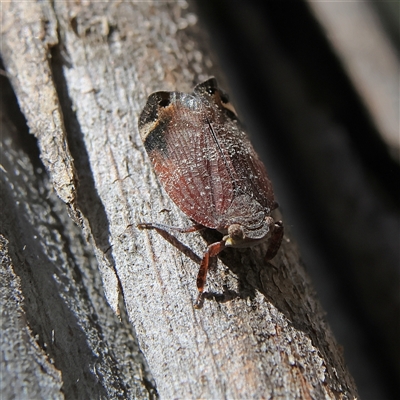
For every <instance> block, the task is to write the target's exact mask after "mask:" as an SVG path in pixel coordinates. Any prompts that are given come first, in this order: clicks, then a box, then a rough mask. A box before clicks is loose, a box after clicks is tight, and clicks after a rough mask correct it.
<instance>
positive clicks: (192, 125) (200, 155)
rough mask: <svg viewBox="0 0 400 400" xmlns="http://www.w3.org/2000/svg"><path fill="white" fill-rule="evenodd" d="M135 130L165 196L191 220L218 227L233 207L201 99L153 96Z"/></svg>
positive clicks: (228, 182) (181, 95)
mask: <svg viewBox="0 0 400 400" xmlns="http://www.w3.org/2000/svg"><path fill="white" fill-rule="evenodd" d="M139 130H140V133H141V136H142V140H143V142H144V145H145V148H146V150H147V152H148V154H149V157H150V159H151V161H152V163H153V166H154V169H155V171H156V173H157V175H158V178H159V180H160V182H161V183H162V185H163V186H164V188H165V190H166V192H167V193H168V195H169V196H170V197H171V198H172V200H173V201H174V202H175V203H176V204H177V205H178V207H179V208H180V209H181V210H182V211H183V212H184V213H185V214H186V215H188V216H189V217H190V218H192V219H193V220H194V221H196V222H197V223H200V224H202V225H204V226H207V227H209V228H214V229H215V228H217V227H218V225H219V219H220V218H219V217H220V215H221V214H223V213H224V210H226V209H227V208H228V207H229V205H230V204H231V201H232V196H233V186H232V182H231V178H230V176H229V174H228V171H227V169H226V165H225V163H224V159H223V158H221V156H220V150H219V149H218V148H217V146H216V143H215V141H214V139H213V137H212V135H211V134H210V132H209V125H208V124H207V121H206V119H205V111H204V106H203V103H202V101H201V99H200V98H199V97H198V96H194V95H189V94H185V93H180V92H171V93H168V92H157V93H153V94H152V95H150V97H149V99H148V101H147V104H146V107H145V108H144V110H143V112H142V115H141V116H140V120H139Z"/></svg>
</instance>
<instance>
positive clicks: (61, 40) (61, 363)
mask: <svg viewBox="0 0 400 400" xmlns="http://www.w3.org/2000/svg"><path fill="white" fill-rule="evenodd" d="M2 19H3V27H2V29H3V32H2V33H3V48H2V58H3V62H4V64H5V69H6V71H7V74H8V76H9V78H10V80H11V82H12V85H13V89H14V91H15V93H16V96H17V99H18V103H19V106H20V108H21V111H22V113H23V114H24V116H25V118H26V120H27V124H28V126H29V130H30V132H31V133H33V134H34V135H35V136H36V138H37V140H38V145H39V149H40V156H41V159H42V161H43V164H44V166H45V168H46V170H47V172H48V174H49V177H50V181H51V184H52V185H53V187H54V189H55V192H56V194H57V195H58V196H59V198H61V200H63V201H64V203H65V204H66V205H67V209H68V210H70V215H71V216H72V219H74V220H75V222H77V223H78V224H79V225H80V227H81V228H82V232H83V234H81V232H80V230H79V228H78V227H76V226H74V225H73V223H72V220H71V219H69V218H68V217H67V215H66V213H65V212H64V210H63V205H62V203H61V202H60V201H59V200H58V199H57V198H56V197H55V195H54V194H53V193H51V190H50V184H49V182H48V179H47V175H46V174H45V173H44V172H43V171H41V170H38V168H37V165H36V166H35V165H32V163H31V159H30V158H29V157H28V156H27V154H26V153H25V152H24V150H23V147H22V146H21V144H20V143H19V142H18V141H17V138H18V137H22V138H26V136H24V135H26V132H21V131H20V129H19V128H18V127H17V128H16V127H14V126H13V125H12V121H13V119H12V118H13V116H12V114H11V113H9V112H8V109H7V104H3V107H4V108H3V113H2V125H3V135H2V136H3V137H2V139H3V149H2V152H3V153H2V162H1V164H2V166H3V171H2V179H3V182H2V185H3V188H2V191H1V201H2V204H1V205H0V206H1V213H2V216H1V218H2V232H1V233H2V235H3V236H2V241H1V246H2V248H1V254H2V276H1V279H2V280H3V281H4V282H5V283H6V284H5V285H4V286H3V289H2V293H1V294H2V298H1V301H2V307H3V315H6V316H7V318H3V320H2V324H3V329H2V330H3V332H4V336H3V340H2V341H3V343H4V344H2V346H3V348H4V349H5V350H3V352H2V354H3V358H2V369H3V379H2V385H3V388H2V390H4V392H3V393H5V394H6V397H7V398H32V397H43V398H61V397H63V396H65V397H66V398H116V397H122V398H147V397H152V396H156V395H157V394H159V395H160V396H161V398H165V399H170V398H208V399H220V398H221V399H222V398H299V399H300V398H302V399H304V398H345V399H350V398H354V397H356V396H357V394H356V389H355V386H354V383H353V380H352V378H351V377H350V376H349V374H348V372H347V370H346V367H345V363H344V360H343V357H342V354H341V350H340V348H339V347H338V346H337V344H336V343H335V340H334V338H333V336H332V334H331V332H330V329H329V327H328V326H327V324H326V322H325V318H324V312H323V310H322V309H321V307H320V306H319V304H318V301H317V300H316V297H315V294H314V292H313V289H312V287H311V284H310V282H309V280H308V278H307V276H306V274H305V272H304V268H303V266H302V265H301V262H300V260H299V254H298V251H297V249H296V246H295V245H294V243H293V242H291V241H290V238H289V236H288V235H286V236H285V239H284V243H283V245H282V248H281V250H280V252H279V254H278V256H277V257H276V258H275V259H274V260H273V263H272V264H273V265H271V264H267V263H265V262H264V261H263V254H264V253H265V248H262V247H257V248H254V249H251V250H232V251H229V250H227V251H226V252H225V253H224V254H222V255H221V257H220V258H219V260H218V264H217V265H216V267H215V268H214V270H213V271H211V273H210V275H209V279H208V284H207V289H208V291H209V292H210V293H215V294H216V295H215V298H211V299H210V301H206V302H205V304H204V308H203V309H202V310H200V311H197V310H194V308H193V302H194V300H195V298H196V295H197V293H196V288H195V278H196V274H197V269H198V265H197V264H196V263H195V262H193V261H192V260H191V259H190V258H188V257H186V256H185V255H184V254H182V253H180V252H179V251H178V250H176V249H175V248H174V247H173V246H171V244H169V243H167V242H166V241H165V240H164V239H163V238H161V237H160V236H159V235H157V234H156V233H154V232H146V231H139V230H138V229H137V228H136V224H137V223H138V222H139V221H157V222H163V223H167V224H171V225H177V226H185V225H187V224H188V221H187V218H186V217H185V216H184V215H183V214H182V213H181V212H180V211H179V210H178V209H177V207H176V206H175V205H174V204H173V203H172V202H171V201H170V199H169V198H168V197H167V196H166V194H165V192H164V191H163V189H162V188H161V187H160V185H159V183H158V181H157V180H156V178H155V176H154V174H153V172H152V168H151V165H150V162H149V160H148V158H147V156H146V154H145V151H144V148H143V146H142V143H141V141H140V138H139V134H138V130H137V120H138V115H139V112H140V110H141V108H142V107H143V105H144V104H145V101H146V98H147V96H148V94H149V93H151V92H152V91H155V90H160V89H166V90H181V91H190V90H191V89H192V87H193V84H194V83H197V82H199V81H201V80H203V79H204V78H206V77H208V76H210V75H217V76H218V75H219V73H218V70H217V69H215V68H214V67H213V66H212V61H211V59H209V57H208V55H207V54H208V52H207V51H205V50H206V49H205V44H204V43H206V39H205V37H204V34H203V32H202V31H201V30H200V28H199V27H198V24H197V17H196V15H195V14H194V13H193V12H192V11H191V10H190V8H189V9H188V8H187V4H186V3H184V2H179V3H170V4H167V3H159V2H156V3H149V2H145V3H120V2H115V3H109V4H108V3H107V4H106V3H96V2H94V3H81V4H78V3H67V2H54V3H50V2H46V1H43V2H40V3H39V2H38V3H29V4H28V3H20V2H17V1H16V2H12V3H7V4H6V5H4V6H3V10H2ZM3 103H4V101H3ZM18 117H19V116H18V115H17V116H16V117H15V116H14V118H18ZM19 118H20V117H19ZM18 132H19V133H18ZM66 138H67V139H66ZM23 140H25V139H23ZM31 158H32V157H31ZM165 209H168V210H169V212H161V211H162V210H165ZM83 237H85V238H87V239H88V240H89V241H90V246H87V245H86V244H85V243H84V241H83V240H82V238H83ZM177 237H178V239H179V240H181V241H182V242H184V243H185V244H186V245H187V246H188V247H189V248H190V249H191V250H192V251H193V252H194V253H195V254H197V255H201V254H202V253H203V251H204V250H205V247H206V243H205V241H204V239H203V238H202V237H201V236H200V235H198V234H190V235H178V236H177ZM205 239H206V240H208V239H209V237H208V236H207V235H205ZM94 255H95V256H96V259H97V264H98V265H99V269H100V271H101V274H102V275H101V277H102V282H103V285H101V283H100V280H99V278H98V275H97V274H96V269H95V264H96V262H95V260H94ZM192 258H195V257H192ZM103 288H104V291H105V294H106V297H107V299H108V302H109V304H110V305H111V307H112V309H113V310H114V311H115V312H117V313H121V318H122V321H121V322H119V321H118V319H117V318H116V316H115V315H113V314H112V312H111V309H108V308H107V306H106V305H105V302H104V299H103V298H102V291H103ZM222 293H225V294H226V296H225V300H226V301H218V300H222V299H224V298H223V296H219V294H222ZM120 294H122V297H123V301H124V305H123V307H122V309H121V308H120V307H119V306H118V299H119V297H120ZM125 308H126V310H127V315H128V318H129V321H130V323H131V324H132V326H133V328H134V330H135V332H136V334H137V338H138V341H139V344H140V349H141V351H142V352H143V355H144V357H145V360H146V362H147V363H148V367H149V369H150V371H151V374H152V376H153V377H154V381H155V384H154V383H152V377H151V375H150V373H149V372H148V370H147V369H146V366H145V361H144V359H143V358H142V357H141V354H140V353H139V352H138V350H137V347H136V342H135V340H134V335H133V330H132V328H131V325H130V324H129V323H128V322H127V321H126V320H125V319H124V312H123V310H124V309H125ZM14 332H15V333H14ZM16 346H18V347H16ZM16 348H17V350H15V349H16ZM7 349H10V350H7ZM11 349H13V350H12V351H16V352H17V354H18V356H17V357H16V358H15V360H14V362H12V360H11V359H12V357H11V356H10V355H9V353H8V352H7V351H9V352H11ZM30 360H35V361H36V363H35V364H34V363H32V362H31V361H30ZM21 374H23V375H24V376H25V377H26V379H24V380H22V381H21V384H20V385H18V386H17V385H12V384H11V383H12V382H14V378H15V376H16V375H18V376H21ZM154 385H156V388H157V389H156V390H157V392H156V391H155V389H154ZM33 394H37V395H36V396H34V395H33Z"/></svg>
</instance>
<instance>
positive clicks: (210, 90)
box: [207, 87, 216, 94]
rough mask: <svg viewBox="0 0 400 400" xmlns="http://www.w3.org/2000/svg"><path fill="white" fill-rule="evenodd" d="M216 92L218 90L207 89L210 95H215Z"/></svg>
mask: <svg viewBox="0 0 400 400" xmlns="http://www.w3.org/2000/svg"><path fill="white" fill-rule="evenodd" d="M215 91H216V89H215V88H213V87H210V88H208V89H207V93H208V94H214V93H215Z"/></svg>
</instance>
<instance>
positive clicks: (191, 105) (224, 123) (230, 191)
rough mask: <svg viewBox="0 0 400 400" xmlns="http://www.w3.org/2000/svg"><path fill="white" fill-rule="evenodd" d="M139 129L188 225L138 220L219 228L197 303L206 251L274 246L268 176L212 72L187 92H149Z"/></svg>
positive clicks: (277, 230)
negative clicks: (263, 243)
mask: <svg viewBox="0 0 400 400" xmlns="http://www.w3.org/2000/svg"><path fill="white" fill-rule="evenodd" d="M139 132H140V135H141V138H142V140H143V144H144V147H145V149H146V151H147V153H148V155H149V158H150V160H151V162H152V163H153V167H154V170H155V172H156V174H157V176H158V179H159V180H160V182H161V184H162V185H163V186H164V188H165V190H166V192H167V193H168V195H169V196H170V197H171V199H172V200H173V201H174V202H175V204H176V205H177V206H178V207H179V208H180V209H181V210H182V211H183V212H184V213H185V214H186V215H187V216H188V217H189V218H190V219H191V220H192V221H193V222H194V224H193V225H192V226H190V227H188V228H178V227H170V226H167V225H162V224H157V223H140V224H138V227H139V228H140V229H156V230H158V231H160V230H168V229H172V230H177V231H179V232H194V231H197V230H200V229H204V228H211V229H216V230H218V231H219V232H221V233H222V234H223V235H224V236H223V238H222V240H221V241H217V242H215V243H212V244H211V245H209V246H208V249H207V251H206V252H205V253H204V256H203V259H202V261H201V264H200V269H199V272H198V275H197V289H198V291H199V295H198V298H197V301H196V303H195V307H196V308H200V307H201V304H202V297H203V292H204V286H205V283H206V277H207V270H208V267H209V263H210V257H215V256H216V255H217V254H218V253H220V252H221V251H222V250H223V249H224V248H225V247H249V246H253V245H256V244H259V243H260V242H263V241H266V240H269V246H268V250H267V254H266V259H267V260H270V259H272V258H273V257H274V256H275V255H276V253H277V252H278V250H279V247H280V245H281V242H282V238H283V224H282V222H281V221H277V222H276V221H274V219H273V218H272V217H271V211H272V210H274V209H275V208H277V207H278V204H277V203H276V202H275V198H274V192H273V190H272V185H271V182H270V180H269V178H268V176H267V172H266V169H265V167H264V164H263V163H262V162H261V160H260V159H259V157H258V155H257V153H256V152H255V150H254V148H253V146H252V145H251V143H250V141H249V139H248V138H247V135H246V133H245V132H244V131H243V129H242V127H241V125H240V122H239V120H238V117H237V115H236V112H235V110H234V108H233V106H232V105H231V104H230V103H229V99H228V96H227V94H226V93H225V92H224V91H223V90H221V89H220V88H219V87H218V84H217V81H216V79H215V78H210V79H208V80H206V81H205V82H203V83H200V84H198V85H197V86H195V88H194V90H193V93H190V94H187V93H181V92H155V93H152V94H151V95H150V96H149V98H148V100H147V103H146V105H145V107H144V109H143V111H142V113H141V115H140V118H139Z"/></svg>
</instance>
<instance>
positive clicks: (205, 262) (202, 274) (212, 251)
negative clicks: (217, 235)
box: [194, 240, 225, 308]
mask: <svg viewBox="0 0 400 400" xmlns="http://www.w3.org/2000/svg"><path fill="white" fill-rule="evenodd" d="M224 248H225V240H221V241H220V242H215V243H213V244H210V245H209V246H208V249H207V251H206V252H205V254H204V256H203V259H202V260H201V264H200V268H199V272H198V274H197V280H196V283H197V290H198V291H199V295H198V296H197V300H196V302H195V303H194V308H201V307H202V306H203V292H204V286H205V284H206V280H207V271H208V267H209V265H210V257H215V256H216V255H217V254H219V253H220V252H221V251H222V250H223V249H224Z"/></svg>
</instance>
